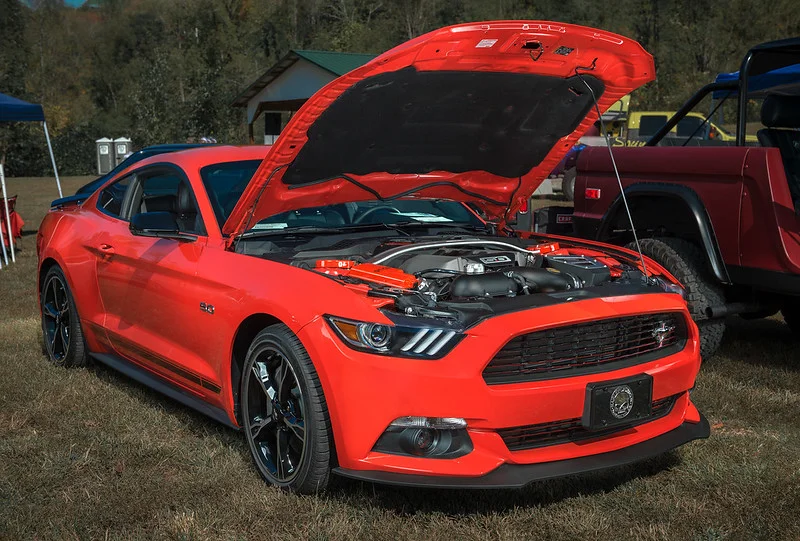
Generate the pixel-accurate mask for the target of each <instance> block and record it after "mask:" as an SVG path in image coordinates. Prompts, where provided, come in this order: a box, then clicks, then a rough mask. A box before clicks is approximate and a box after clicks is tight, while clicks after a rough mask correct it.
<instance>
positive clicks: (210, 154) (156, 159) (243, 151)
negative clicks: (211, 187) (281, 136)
mask: <svg viewBox="0 0 800 541" xmlns="http://www.w3.org/2000/svg"><path fill="white" fill-rule="evenodd" d="M269 149H270V147H269V146H266V145H248V146H233V145H205V146H200V147H195V148H189V149H187V150H180V151H177V152H170V153H162V154H156V155H154V156H150V157H148V158H145V159H143V160H141V161H140V162H138V163H137V164H136V165H135V167H136V169H140V168H142V167H146V166H148V165H153V164H157V163H173V164H175V165H177V166H179V167H181V168H182V169H184V170H187V171H189V170H198V169H202V168H203V167H206V166H208V165H213V164H216V163H225V162H235V161H242V160H263V159H264V157H265V156H266V155H267V152H269Z"/></svg>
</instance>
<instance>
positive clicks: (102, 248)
mask: <svg viewBox="0 0 800 541" xmlns="http://www.w3.org/2000/svg"><path fill="white" fill-rule="evenodd" d="M100 251H101V252H103V253H104V254H108V255H110V254H113V253H114V247H113V246H111V245H110V244H105V243H103V244H101V245H100Z"/></svg>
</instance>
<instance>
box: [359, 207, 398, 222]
mask: <svg viewBox="0 0 800 541" xmlns="http://www.w3.org/2000/svg"><path fill="white" fill-rule="evenodd" d="M379 210H388V211H389V212H390V213H392V214H401V212H400V211H399V210H397V209H396V208H394V207H390V206H388V205H386V206H383V207H375V208H371V209H369V210H368V211H366V212H365V213H364V214H362V215H361V216H359V217H358V218H356V219H355V220H353V223H355V224H360V223H361V222H363V221H364V219H365V218H366V217H367V216H370V215H372V214H374V213H376V212H378V211H379Z"/></svg>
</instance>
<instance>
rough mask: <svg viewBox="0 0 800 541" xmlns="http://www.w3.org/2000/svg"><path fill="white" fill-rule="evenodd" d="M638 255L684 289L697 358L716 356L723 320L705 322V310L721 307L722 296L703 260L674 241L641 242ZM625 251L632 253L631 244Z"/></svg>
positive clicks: (695, 250) (685, 243)
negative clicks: (694, 327)
mask: <svg viewBox="0 0 800 541" xmlns="http://www.w3.org/2000/svg"><path fill="white" fill-rule="evenodd" d="M639 244H640V245H641V247H642V253H643V254H644V255H646V256H648V257H650V258H652V259H655V260H656V261H657V262H658V263H660V264H661V265H662V266H663V267H664V268H666V269H667V270H668V271H669V272H671V273H672V274H673V276H675V278H677V279H678V280H679V281H680V282H681V284H683V287H685V288H686V300H687V301H688V305H689V313H690V314H691V315H692V319H694V321H695V323H697V326H698V328H699V329H700V354H701V356H702V357H703V359H708V358H710V357H712V356H713V355H714V353H716V351H717V349H719V346H720V344H721V343H722V335H723V334H724V333H725V320H724V319H708V316H707V314H706V308H708V307H709V306H719V305H721V304H725V294H724V293H723V291H722V287H720V285H719V284H717V283H716V282H715V280H714V277H713V276H712V275H711V272H710V269H709V268H708V263H707V261H706V258H705V257H704V256H703V253H702V252H701V251H700V249H699V248H698V247H697V246H695V245H694V244H692V243H691V242H688V241H685V240H683V239H676V238H655V239H642V240H640V241H639ZM628 248H631V249H633V250H635V249H636V246H635V244H629V245H628Z"/></svg>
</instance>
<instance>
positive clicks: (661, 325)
mask: <svg viewBox="0 0 800 541" xmlns="http://www.w3.org/2000/svg"><path fill="white" fill-rule="evenodd" d="M657 330H660V331H662V332H656V331H657ZM685 345H686V321H685V320H684V318H683V315H682V314H680V313H673V312H670V313H663V314H646V315H637V316H628V317H620V318H614V319H604V320H600V321H592V322H589V323H579V324H577V325H569V326H566V327H557V328H554V329H548V330H544V331H537V332H533V333H529V334H525V335H522V336H518V337H516V338H514V339H513V340H511V341H510V342H508V343H507V344H506V345H505V346H504V347H503V349H501V350H500V351H499V352H498V353H497V355H495V357H494V358H493V359H492V360H491V362H490V363H489V364H488V365H487V366H486V368H485V369H484V370H483V379H484V380H485V381H486V383H488V384H490V385H497V384H502V383H518V382H523V381H535V380H541V379H552V378H559V377H570V376H577V375H581V374H590V373H595V372H604V371H608V370H616V369H617V368H622V367H623V366H632V365H634V364H640V363H644V362H648V361H652V360H654V359H658V358H661V357H666V356H667V355H671V354H673V353H675V352H678V351H680V350H681V349H683V348H684V346H685Z"/></svg>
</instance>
